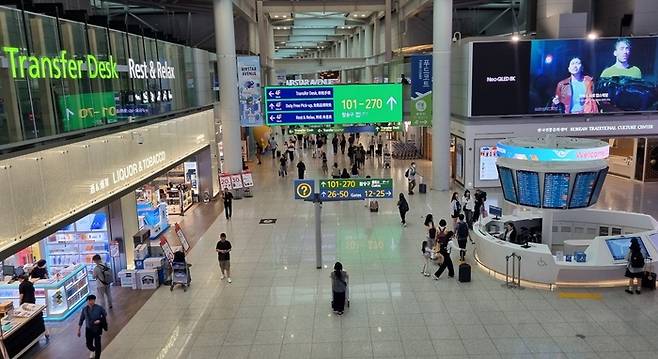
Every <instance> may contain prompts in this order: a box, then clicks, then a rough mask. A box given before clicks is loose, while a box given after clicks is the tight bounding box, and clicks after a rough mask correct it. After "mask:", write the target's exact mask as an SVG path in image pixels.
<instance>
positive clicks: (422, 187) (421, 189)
mask: <svg viewBox="0 0 658 359" xmlns="http://www.w3.org/2000/svg"><path fill="white" fill-rule="evenodd" d="M418 192H420V193H427V185H426V184H425V183H421V184H419V185H418Z"/></svg>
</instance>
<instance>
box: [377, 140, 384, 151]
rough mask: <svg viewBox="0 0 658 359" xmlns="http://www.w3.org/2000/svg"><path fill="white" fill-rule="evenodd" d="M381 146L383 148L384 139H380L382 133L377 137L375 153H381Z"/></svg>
mask: <svg viewBox="0 0 658 359" xmlns="http://www.w3.org/2000/svg"><path fill="white" fill-rule="evenodd" d="M382 148H384V140H382V135H379V136H378V137H377V154H378V155H381V154H382Z"/></svg>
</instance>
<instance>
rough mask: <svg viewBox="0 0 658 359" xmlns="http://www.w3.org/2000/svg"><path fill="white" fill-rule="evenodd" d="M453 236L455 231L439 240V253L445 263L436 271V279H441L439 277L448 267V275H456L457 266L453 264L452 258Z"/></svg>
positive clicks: (451, 276)
mask: <svg viewBox="0 0 658 359" xmlns="http://www.w3.org/2000/svg"><path fill="white" fill-rule="evenodd" d="M453 236H454V233H453V232H452V231H449V232H448V233H446V235H445V236H443V237H442V238H441V239H440V240H439V242H438V244H439V253H440V254H441V255H442V256H443V263H441V266H439V269H438V270H437V271H436V272H435V273H434V280H439V277H440V276H441V274H442V273H443V271H444V270H445V269H446V268H448V277H450V278H453V277H454V276H455V268H454V266H453V265H452V259H451V258H450V245H451V243H452V237H453Z"/></svg>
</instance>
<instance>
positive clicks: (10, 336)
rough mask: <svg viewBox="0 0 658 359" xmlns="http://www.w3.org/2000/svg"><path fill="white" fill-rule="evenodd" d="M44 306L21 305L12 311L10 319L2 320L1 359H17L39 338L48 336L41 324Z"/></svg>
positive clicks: (0, 337) (0, 333) (43, 325)
mask: <svg viewBox="0 0 658 359" xmlns="http://www.w3.org/2000/svg"><path fill="white" fill-rule="evenodd" d="M45 309H46V306H45V305H38V304H23V306H22V307H17V308H15V309H14V314H13V315H12V316H11V317H10V318H3V319H2V331H1V332H0V353H1V354H2V358H3V359H13V358H18V357H20V356H21V355H23V353H25V352H26V351H27V350H28V349H30V347H32V346H33V345H34V344H36V343H37V342H38V341H39V339H40V338H41V336H43V335H48V334H47V332H46V326H45V324H44V322H43V311H44V310H45Z"/></svg>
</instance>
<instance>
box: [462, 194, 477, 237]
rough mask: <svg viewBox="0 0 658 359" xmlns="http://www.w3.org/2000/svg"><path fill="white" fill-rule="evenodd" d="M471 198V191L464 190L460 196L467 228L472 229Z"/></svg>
mask: <svg viewBox="0 0 658 359" xmlns="http://www.w3.org/2000/svg"><path fill="white" fill-rule="evenodd" d="M473 202H474V201H473V198H472V197H471V191H469V190H465V191H464V195H463V196H462V203H461V205H462V210H463V211H464V216H465V217H466V224H468V228H471V229H473Z"/></svg>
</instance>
